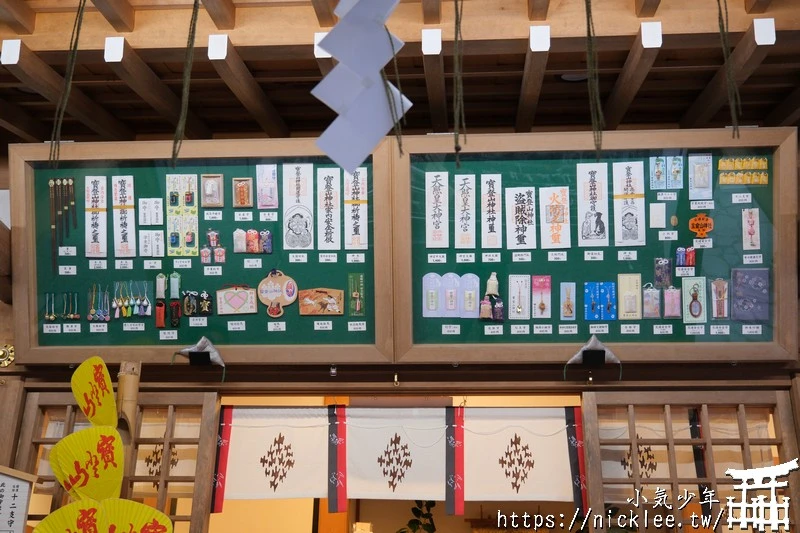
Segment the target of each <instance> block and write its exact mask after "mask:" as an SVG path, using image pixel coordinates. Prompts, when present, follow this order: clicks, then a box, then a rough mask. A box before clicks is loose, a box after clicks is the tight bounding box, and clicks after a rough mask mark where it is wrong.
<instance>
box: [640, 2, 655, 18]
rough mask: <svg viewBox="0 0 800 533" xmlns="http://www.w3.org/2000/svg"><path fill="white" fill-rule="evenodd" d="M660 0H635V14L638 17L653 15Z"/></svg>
mask: <svg viewBox="0 0 800 533" xmlns="http://www.w3.org/2000/svg"><path fill="white" fill-rule="evenodd" d="M660 3H661V0H636V16H637V17H639V18H649V17H655V16H656V11H658V5H659V4H660Z"/></svg>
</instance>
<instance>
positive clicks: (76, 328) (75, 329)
mask: <svg viewBox="0 0 800 533" xmlns="http://www.w3.org/2000/svg"><path fill="white" fill-rule="evenodd" d="M80 332H81V325H80V324H64V333H80Z"/></svg>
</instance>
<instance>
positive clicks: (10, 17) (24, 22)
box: [0, 0, 36, 34]
mask: <svg viewBox="0 0 800 533" xmlns="http://www.w3.org/2000/svg"><path fill="white" fill-rule="evenodd" d="M0 22H5V23H6V24H8V25H9V26H11V29H12V30H14V31H15V32H17V33H19V34H29V33H33V29H34V26H35V25H36V13H35V12H34V11H33V9H31V8H30V7H29V6H28V4H27V3H26V2H25V0H0Z"/></svg>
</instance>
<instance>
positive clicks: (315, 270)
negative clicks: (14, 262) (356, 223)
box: [34, 157, 375, 346]
mask: <svg viewBox="0 0 800 533" xmlns="http://www.w3.org/2000/svg"><path fill="white" fill-rule="evenodd" d="M283 163H313V164H314V173H313V183H314V189H315V191H316V188H317V169H319V168H331V167H335V165H334V164H333V163H332V162H331V161H330V160H328V159H326V158H319V157H316V158H313V157H306V158H302V157H298V158H291V159H280V158H248V159H208V160H200V159H193V160H183V161H181V162H180V164H179V165H178V166H177V167H176V168H173V167H172V166H171V165H170V164H169V163H168V162H167V161H146V162H138V161H116V162H109V161H102V162H95V161H92V162H61V163H60V164H59V168H58V169H55V170H54V169H52V168H50V167H49V166H47V165H46V164H40V165H38V166H37V167H36V168H35V169H34V180H35V186H34V194H35V205H36V264H37V272H36V277H37V283H38V294H37V302H38V307H37V316H38V320H39V345H41V346H84V345H108V346H124V345H158V344H177V345H187V344H193V343H194V342H196V341H197V340H198V339H199V338H200V337H201V336H203V335H205V336H207V337H208V338H209V339H211V341H212V342H214V343H215V344H266V345H269V344H289V345H292V344H296V345H303V344H366V345H369V344H374V343H375V309H374V294H375V291H374V284H375V278H374V261H373V258H374V255H373V238H374V232H373V224H372V222H373V202H372V193H373V189H372V183H373V180H372V178H373V176H372V163H371V160H369V161H367V162H366V163H365V164H364V165H363V166H364V167H365V168H366V169H367V175H368V187H369V190H368V195H369V206H368V207H369V210H368V219H369V220H368V231H369V234H368V235H369V248H368V249H367V250H344V249H342V250H339V251H331V250H322V251H320V250H318V249H316V247H317V245H318V238H317V233H316V232H317V228H316V224H317V218H316V217H317V215H318V213H317V206H316V201H317V200H316V195H315V196H314V212H315V218H314V225H315V226H314V229H313V232H314V246H315V250H313V251H308V252H307V254H308V262H307V263H290V262H289V252H288V251H286V252H284V250H283V247H282V242H283V239H282V236H281V233H282V232H281V228H282V227H283V226H282V223H283V198H282V188H281V187H282V183H283V182H282V180H283V176H282V164H283ZM257 164H277V165H278V191H279V198H280V200H279V204H280V205H279V208H278V209H277V213H278V221H277V222H259V212H263V211H265V210H258V209H257V208H256V207H255V202H256V200H255V185H256V179H255V178H256V165H257ZM167 174H197V176H198V178H197V184H198V187H200V184H201V181H200V175H202V174H222V175H223V176H224V187H223V190H224V198H225V207H223V208H207V209H205V208H202V207H199V205H200V204H199V198H198V200H197V202H198V203H197V205H198V230H199V231H198V235H197V243H198V246H199V247H202V246H203V244H205V243H206V231H207V230H208V229H209V228H213V229H215V230H217V231H219V234H220V243H221V245H222V246H223V247H224V248H225V249H226V256H227V260H226V262H225V263H224V264H222V265H221V266H222V276H208V277H206V276H205V275H204V269H203V267H204V266H214V265H217V263H214V262H213V261H212V263H210V264H208V265H203V264H201V263H200V258H199V256H194V257H192V259H191V261H192V268H191V269H179V270H175V269H174V268H173V259H175V258H173V257H170V256H169V255H166V256H165V257H163V258H142V257H136V258H134V260H133V265H134V268H133V270H125V271H115V270H114V266H115V263H114V260H115V257H114V246H113V244H114V236H113V229H112V224H113V216H112V211H111V176H124V175H132V176H134V190H135V197H136V208H137V211H136V229H137V230H139V229H144V230H164V231H165V241H166V242H165V251H166V250H168V248H169V242H168V241H169V230H168V229H167V228H166V227H165V226H164V225H162V226H139V224H138V216H139V212H138V199H139V198H162V199H163V200H164V222H165V223H166V220H167V219H166V207H167V205H168V200H167V198H166V194H167V193H166V188H167V183H166V175H167ZM85 176H107V178H108V181H107V189H108V199H107V201H108V233H107V237H108V257H107V261H108V270H90V269H89V261H90V260H89V259H87V258H86V257H85V247H84V239H85V237H84V234H85V224H84V217H85V214H84V178H85ZM68 177H71V178H74V179H75V180H76V182H75V201H76V208H77V210H78V229H77V230H73V229H72V228H70V236H69V238H67V239H66V240H65V242H64V245H65V246H76V247H77V256H76V257H59V262H58V264H59V265H76V266H77V275H75V276H59V275H54V273H53V272H52V268H51V258H50V243H51V238H50V204H49V202H50V200H49V187H48V181H49V180H50V179H58V178H68ZM234 177H252V178H253V190H254V193H253V196H254V200H253V201H254V207H253V208H251V209H238V208H237V209H234V208H233V207H232V198H231V194H232V192H231V187H232V178H234ZM341 183H342V189H341V190H342V194H344V188H343V187H344V172H342V177H341ZM195 194H197V192H196V193H195ZM208 210H212V211H220V210H221V211H222V212H223V220H222V221H205V220H204V215H203V213H204V211H208ZM342 210H343V212H342V226H341V228H342V233H343V232H344V206H343V207H342ZM241 211H252V212H253V221H252V222H235V221H234V212H241ZM272 211H275V210H272ZM238 228H241V229H243V230H247V229H250V228H253V229H258V230H262V229H267V230H270V231H271V232H272V235H273V253H272V254H269V255H267V254H258V255H257V254H234V253H233V231H234V230H235V229H238ZM140 247H141V241H140V240H139V239H138V236H137V253H140V251H141V248H140ZM342 247H344V239H343V235H342ZM292 252H298V251H297V250H292ZM166 253H167V254H168V251H167V252H166ZM320 253H336V254H337V256H338V258H337V259H338V260H337V262H336V263H324V264H320V263H319V257H318V256H319V254H320ZM347 253H363V254H364V255H365V262H364V263H352V264H348V263H347V261H346V255H347ZM251 258H261V259H262V266H263V268H262V269H245V268H244V260H245V259H251ZM125 259H128V258H125ZM146 259H161V261H162V269H161V270H160V271H159V270H145V269H144V262H145V260H146ZM272 268H276V269H279V270H282V271H283V272H284V273H285V274H286V275H288V276H291V277H292V278H294V280H295V281H296V282H297V285H298V287H299V289H300V290H302V289H311V288H318V287H325V288H332V289H341V290H343V291H344V292H345V298H344V302H343V303H344V315H324V316H322V315H319V316H300V311H299V298H298V301H295V302H294V303H292V304H291V305H289V306H287V307H286V309H285V312H284V314H283V316H281V317H280V318H277V319H271V318H268V317H267V314H266V306H265V305H263V304H261V303H259V304H258V314H249V315H224V316H219V315H216V297H215V293H216V290H217V289H220V288H223V287H224V286H226V285H248V286H250V287H252V288H256V287H257V286H258V283H259V282H260V281H261V280H262V279H263V278H264V277H266V275H267V273H268V272H269V270H270V269H272ZM173 271H176V272H178V273H180V274H181V291H184V290H194V291H198V292H201V291H203V290H205V291H207V292H208V293H209V294H210V295H211V296H212V298H213V299H214V306H215V314H214V315H213V316H209V317H208V326H207V327H190V326H189V319H188V318H187V317H182V318H181V325H180V327H179V328H177V332H178V339H177V340H174V341H173V340H165V341H161V340H159V331H160V330H159V329H157V328H156V327H155V311H154V312H153V315H152V316H150V317H132V318H129V319H114V318H112V319H111V321H109V322H107V324H108V332H107V333H91V332H90V324H91V322H89V321H87V320H86V318H85V317H86V315H87V309H88V307H87V301H88V299H89V297H88V295H87V293H88V292H89V291H90V290H91V287H92V284H94V283H99V284H101V285H102V286H103V288H105V286H106V285H107V286H108V287H109V291H110V293H111V297H112V298H113V292H114V282H115V281H131V280H133V281H139V282H141V281H144V280H146V281H147V282H148V297H149V299H150V301H151V302H154V300H155V298H154V285H155V279H156V275H157V274H158V273H159V272H163V273H164V275H166V276H169V274H170V273H172V272H173ZM349 273H364V275H365V288H366V290H365V292H366V295H365V299H364V302H365V304H364V311H365V316H357V317H356V316H348V312H349V309H348V307H349V306H348V303H349V299H348V297H347V282H348V274H349ZM56 274H57V273H56ZM141 286H142V285H141V283H140V284H139V287H141ZM66 291H77V292H78V293H79V308H80V313H81V320H80V321H78V322H76V321H67V320H60V319H59V320H57V321H56V322H55V323H57V324H62V327H63V325H65V324H70V323H79V324H80V325H81V332H80V333H62V334H44V333H43V325H44V324H45V323H48V324H49V323H50V322H45V321H44V320H43V316H44V314H45V293H47V292H55V293H56V294H57V297H56V309H55V311H56V313H57V314H60V313H61V312H62V301H61V294H62V293H63V292H66ZM167 296H169V294H167ZM113 312H114V310H113V309H112V310H111V313H112V316H113ZM167 316H169V315H167ZM320 320H321V321H331V322H332V323H333V324H332V325H333V327H332V330H330V331H315V330H314V322H315V321H320ZM126 321H127V322H144V323H145V330H144V331H143V332H133V331H123V322H126ZM228 321H244V322H245V323H246V329H245V331H235V332H234V331H228ZM351 321H353V322H355V321H359V322H361V321H364V322H366V330H365V331H358V332H348V323H349V322H351ZM268 322H285V323H286V330H285V331H282V332H278V331H273V332H269V331H268V330H267V323H268ZM167 326H168V328H167V329H173V328H169V318H167Z"/></svg>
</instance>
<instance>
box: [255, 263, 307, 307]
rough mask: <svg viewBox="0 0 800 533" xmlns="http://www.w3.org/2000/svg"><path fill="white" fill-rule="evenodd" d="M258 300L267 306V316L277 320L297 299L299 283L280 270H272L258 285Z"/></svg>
mask: <svg viewBox="0 0 800 533" xmlns="http://www.w3.org/2000/svg"><path fill="white" fill-rule="evenodd" d="M258 299H259V300H260V301H261V303H262V304H264V305H266V306H267V315H269V316H270V317H271V318H277V317H279V316H281V315H283V308H284V307H286V306H287V305H289V304H291V303H293V302H294V301H295V300H296V299H297V283H295V281H294V279H292V278H290V277H289V276H287V275H286V274H284V273H283V272H281V271H280V270H274V269H273V270H271V271H270V273H269V274H267V277H266V278H264V279H262V280H261V283H259V284H258Z"/></svg>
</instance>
